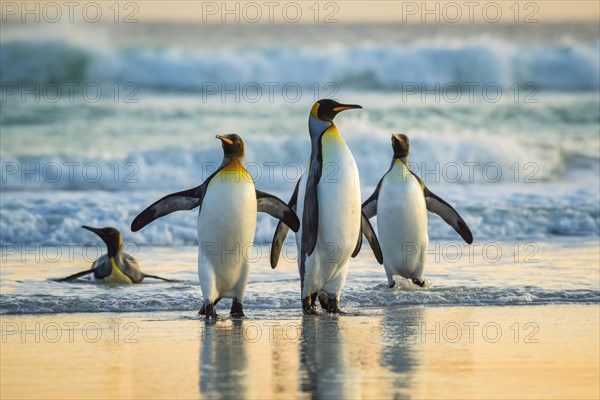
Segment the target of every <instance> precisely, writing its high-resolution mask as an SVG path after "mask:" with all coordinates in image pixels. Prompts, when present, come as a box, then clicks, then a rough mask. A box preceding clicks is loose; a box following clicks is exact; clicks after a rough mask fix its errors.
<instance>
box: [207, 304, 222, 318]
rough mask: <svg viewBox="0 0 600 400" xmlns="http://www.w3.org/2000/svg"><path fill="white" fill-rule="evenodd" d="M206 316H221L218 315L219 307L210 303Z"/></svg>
mask: <svg viewBox="0 0 600 400" xmlns="http://www.w3.org/2000/svg"><path fill="white" fill-rule="evenodd" d="M204 318H206V319H210V318H214V319H217V318H219V316H218V315H217V309H216V308H215V305H214V304H213V303H209V304H207V305H206V309H205V315H204Z"/></svg>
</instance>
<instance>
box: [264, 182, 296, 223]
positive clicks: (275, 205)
mask: <svg viewBox="0 0 600 400" xmlns="http://www.w3.org/2000/svg"><path fill="white" fill-rule="evenodd" d="M256 200H257V205H258V211H259V212H265V213H267V214H269V215H271V216H272V217H275V218H277V219H279V220H281V221H283V223H285V224H286V225H287V226H288V227H290V228H291V229H292V230H293V231H294V232H298V229H300V221H299V220H298V217H297V216H296V213H295V212H294V211H293V210H292V209H291V208H290V207H289V206H288V205H287V204H285V203H284V202H283V200H281V199H280V198H279V197H276V196H273V195H272V194H269V193H265V192H261V191H260V190H256Z"/></svg>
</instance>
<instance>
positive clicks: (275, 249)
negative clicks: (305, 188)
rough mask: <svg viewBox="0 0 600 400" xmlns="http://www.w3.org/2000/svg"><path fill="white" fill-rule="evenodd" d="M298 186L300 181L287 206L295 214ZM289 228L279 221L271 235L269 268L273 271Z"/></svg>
mask: <svg viewBox="0 0 600 400" xmlns="http://www.w3.org/2000/svg"><path fill="white" fill-rule="evenodd" d="M299 186H300V179H298V182H296V188H295V189H294V193H293V194H292V197H291V198H290V201H289V203H288V206H289V207H290V208H291V209H292V210H293V211H294V212H295V211H296V204H297V203H298V187H299ZM289 230H290V229H289V227H288V226H287V225H286V224H284V223H283V222H281V221H279V223H278V224H277V228H276V229H275V234H274V235H273V241H272V242H271V268H273V269H275V267H277V263H278V262H279V255H280V254H281V248H282V247H283V242H284V241H285V238H286V236H287V234H288V232H289Z"/></svg>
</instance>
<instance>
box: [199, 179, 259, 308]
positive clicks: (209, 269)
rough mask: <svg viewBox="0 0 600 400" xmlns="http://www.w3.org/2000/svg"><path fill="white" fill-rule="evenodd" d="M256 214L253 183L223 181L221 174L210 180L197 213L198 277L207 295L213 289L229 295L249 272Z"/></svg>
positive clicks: (221, 294) (220, 293)
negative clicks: (248, 266) (248, 264)
mask: <svg viewBox="0 0 600 400" xmlns="http://www.w3.org/2000/svg"><path fill="white" fill-rule="evenodd" d="M256 213H257V204H256V191H255V188H254V183H253V182H251V181H245V180H243V179H242V180H240V181H238V182H234V181H229V180H227V179H226V180H225V181H223V180H221V179H220V176H219V175H217V176H215V177H214V178H213V179H212V180H211V182H210V184H209V186H208V189H207V192H206V195H205V197H204V201H203V202H202V208H201V210H200V214H199V216H198V245H199V252H198V276H199V278H200V284H201V286H202V291H203V293H204V295H205V297H206V296H207V293H205V292H210V291H212V290H216V291H217V293H218V295H219V297H228V293H229V291H230V290H231V289H233V288H234V287H235V286H236V285H237V284H238V282H240V278H243V276H242V275H243V274H246V273H247V260H248V259H249V257H251V256H252V253H251V251H252V245H253V242H254V231H255V228H256ZM213 285H214V287H212V286H213ZM244 285H245V283H244Z"/></svg>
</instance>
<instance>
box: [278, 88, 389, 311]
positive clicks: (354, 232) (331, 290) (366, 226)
mask: <svg viewBox="0 0 600 400" xmlns="http://www.w3.org/2000/svg"><path fill="white" fill-rule="evenodd" d="M356 108H362V107H361V106H359V105H354V104H340V103H338V102H336V101H334V100H330V99H324V100H319V101H317V102H316V103H315V104H314V105H313V106H312V109H311V110H310V114H309V117H308V130H309V133H310V140H311V154H310V159H309V161H308V168H307V169H308V171H307V172H306V173H304V175H303V176H302V177H301V178H300V180H299V181H298V183H297V184H296V189H295V190H294V194H293V195H292V198H291V200H290V202H289V204H288V205H289V206H290V207H292V209H297V212H298V217H299V218H300V221H301V226H300V230H299V231H298V233H297V234H296V245H297V247H298V249H299V257H298V270H299V273H300V287H301V299H302V311H303V313H304V314H306V315H310V314H316V313H317V312H316V309H315V300H316V297H317V295H318V296H319V302H320V303H321V306H322V308H323V309H325V310H326V311H327V312H329V313H340V312H342V310H341V309H340V307H339V303H340V297H341V293H342V289H343V287H344V284H345V282H346V275H347V274H348V260H349V259H350V257H351V256H352V257H354V256H356V254H358V251H359V250H360V247H361V243H362V234H364V235H365V237H366V238H367V240H368V241H369V243H370V245H371V248H372V249H373V251H374V253H375V256H376V257H377V258H378V260H379V262H380V263H381V262H382V261H381V259H382V255H381V249H380V248H379V243H378V242H377V237H376V236H375V233H374V232H373V228H372V227H371V225H370V223H369V221H368V219H367V218H366V216H365V215H364V214H362V212H361V204H360V181H359V175H358V168H357V167H356V162H355V161H354V157H353V156H352V153H351V152H350V149H349V148H348V146H347V145H346V142H345V141H344V139H343V138H342V136H341V135H340V133H339V132H338V129H337V127H336V126H335V124H334V123H333V119H334V118H335V116H336V115H337V114H338V113H340V112H342V111H344V110H350V109H356ZM287 232H288V230H287V228H285V227H284V226H282V225H281V224H279V226H278V227H277V230H276V231H275V236H274V237H273V244H272V247H271V267H272V268H275V267H276V266H277V262H278V260H279V254H280V252H281V248H282V245H283V241H284V240H285V236H286V235H287ZM361 232H362V234H361Z"/></svg>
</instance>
